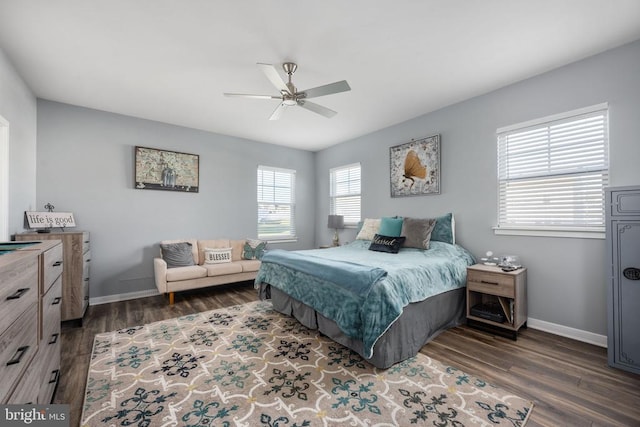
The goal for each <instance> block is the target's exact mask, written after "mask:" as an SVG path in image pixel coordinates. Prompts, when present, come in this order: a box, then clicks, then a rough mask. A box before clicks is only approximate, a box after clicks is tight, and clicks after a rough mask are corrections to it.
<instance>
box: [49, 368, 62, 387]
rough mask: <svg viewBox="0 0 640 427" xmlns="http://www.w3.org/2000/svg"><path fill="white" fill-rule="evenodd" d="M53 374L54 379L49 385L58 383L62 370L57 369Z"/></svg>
mask: <svg viewBox="0 0 640 427" xmlns="http://www.w3.org/2000/svg"><path fill="white" fill-rule="evenodd" d="M51 373H52V374H53V378H52V379H50V380H49V384H53V383H55V382H58V377H60V369H56V370H55V371H51Z"/></svg>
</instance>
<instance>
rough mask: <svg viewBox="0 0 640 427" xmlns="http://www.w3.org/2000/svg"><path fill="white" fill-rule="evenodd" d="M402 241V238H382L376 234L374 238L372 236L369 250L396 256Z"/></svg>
mask: <svg viewBox="0 0 640 427" xmlns="http://www.w3.org/2000/svg"><path fill="white" fill-rule="evenodd" d="M404 240H405V238H404V237H395V236H383V235H381V234H376V235H375V236H373V240H372V241H371V245H369V250H370V251H378V252H388V253H390V254H397V253H398V252H399V251H400V246H402V244H403V243H404Z"/></svg>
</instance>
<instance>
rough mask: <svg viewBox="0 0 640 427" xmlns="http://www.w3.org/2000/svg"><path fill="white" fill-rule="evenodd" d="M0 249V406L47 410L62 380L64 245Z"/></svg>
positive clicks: (22, 244)
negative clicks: (32, 406)
mask: <svg viewBox="0 0 640 427" xmlns="http://www.w3.org/2000/svg"><path fill="white" fill-rule="evenodd" d="M0 248H1V249H2V251H1V252H0V254H1V255H0V283H2V287H0V358H1V362H2V363H0V378H2V381H1V382H0V403H2V404H6V403H8V404H49V403H51V400H52V398H53V393H54V392H55V388H56V385H57V384H58V380H59V378H60V302H61V299H62V279H61V274H62V266H63V260H62V245H61V243H60V241H59V240H51V241H43V242H9V243H2V244H0Z"/></svg>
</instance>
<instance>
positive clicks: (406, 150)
mask: <svg viewBox="0 0 640 427" xmlns="http://www.w3.org/2000/svg"><path fill="white" fill-rule="evenodd" d="M389 160H390V170H391V178H390V183H391V197H404V196H424V195H427V194H440V135H433V136H429V137H426V138H422V139H417V140H416V139H412V140H411V141H410V142H407V143H405V144H400V145H396V146H394V147H391V148H389Z"/></svg>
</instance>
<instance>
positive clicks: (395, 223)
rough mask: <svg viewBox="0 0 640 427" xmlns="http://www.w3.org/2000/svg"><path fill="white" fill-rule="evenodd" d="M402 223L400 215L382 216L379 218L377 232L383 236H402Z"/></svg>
mask: <svg viewBox="0 0 640 427" xmlns="http://www.w3.org/2000/svg"><path fill="white" fill-rule="evenodd" d="M402 223H403V218H402V217H398V216H397V217H394V218H389V217H382V218H381V219H380V230H378V234H381V235H383V236H393V237H400V236H402V234H401V233H402Z"/></svg>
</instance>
